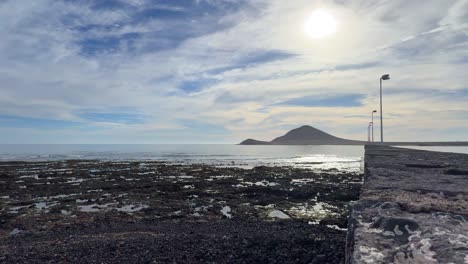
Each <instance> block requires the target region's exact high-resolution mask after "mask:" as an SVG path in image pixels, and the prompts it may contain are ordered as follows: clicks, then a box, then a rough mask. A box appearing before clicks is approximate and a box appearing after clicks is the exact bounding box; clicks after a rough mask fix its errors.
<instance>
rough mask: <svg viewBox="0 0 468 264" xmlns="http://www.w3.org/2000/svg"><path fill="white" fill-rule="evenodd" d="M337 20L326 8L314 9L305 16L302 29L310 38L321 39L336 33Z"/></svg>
mask: <svg viewBox="0 0 468 264" xmlns="http://www.w3.org/2000/svg"><path fill="white" fill-rule="evenodd" d="M337 27H338V22H337V21H336V19H335V18H334V17H333V16H332V15H331V14H330V13H329V12H327V11H326V10H323V9H319V10H315V11H314V12H313V13H312V14H310V16H309V18H307V20H306V22H305V25H304V30H305V32H306V33H307V35H309V36H310V37H311V38H314V39H323V38H326V37H329V36H331V35H333V34H335V33H336V30H337Z"/></svg>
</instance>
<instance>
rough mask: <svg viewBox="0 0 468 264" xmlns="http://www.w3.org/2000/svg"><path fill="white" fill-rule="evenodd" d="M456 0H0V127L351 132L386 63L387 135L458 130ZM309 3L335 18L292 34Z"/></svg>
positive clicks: (42, 136) (226, 134)
mask: <svg viewBox="0 0 468 264" xmlns="http://www.w3.org/2000/svg"><path fill="white" fill-rule="evenodd" d="M466 7H468V1H466V0H454V1H437V0H433V1H426V2H425V3H424V4H421V3H420V2H418V1H404V0H395V1H371V2H370V1H363V0H351V1H337V0H334V1H332V0H329V1H327V0H320V1H313V2H311V1H305V0H299V1H280V0H278V1H266V0H242V1H232V0H197V1H192V0H183V1H169V0H164V1H148V0H131V1H130V0H129V1H123V0H105V1H104V0H103V1H86V0H83V1H66V0H63V1H52V0H36V1H28V2H25V1H14V0H6V1H0V17H1V18H2V19H1V20H0V38H1V39H2V41H1V42H0V115H1V116H2V117H3V118H0V126H1V127H2V128H3V129H2V130H1V131H0V136H2V142H3V143H13V142H23V138H24V137H28V138H29V140H30V141H31V142H33V141H37V142H58V141H60V142H61V143H64V142H67V140H71V138H73V140H74V141H73V143H80V142H85V143H99V142H102V143H119V142H123V143H132V142H137V141H138V142H139V143H142V142H148V143H158V142H159V143H161V142H163V143H168V142H180V140H181V138H183V139H186V142H237V141H239V140H241V139H243V138H246V137H255V136H257V137H258V138H260V139H269V138H270V139H271V138H273V137H274V136H277V135H278V134H281V133H282V132H285V131H286V130H287V129H289V128H293V127H294V126H296V125H301V124H304V123H307V124H310V125H315V126H318V127H320V128H323V129H326V130H328V132H331V133H335V134H337V135H339V136H343V137H354V138H362V133H361V131H365V130H363V129H362V128H363V127H364V128H365V126H366V123H367V122H368V120H367V119H368V117H367V116H368V115H367V113H368V112H370V111H371V110H372V109H374V108H376V106H377V105H378V78H379V76H381V74H383V73H390V74H391V76H392V79H391V80H390V81H388V82H385V83H384V109H385V111H384V113H385V114H386V115H384V116H385V117H387V118H388V122H387V123H386V125H387V126H388V131H389V133H390V132H391V131H392V129H393V130H394V132H395V133H393V134H389V135H388V139H389V140H391V139H393V140H405V139H408V140H409V139H414V138H412V137H414V136H415V135H417V136H418V138H417V139H418V140H424V139H433V138H437V137H440V139H441V140H442V139H466V138H467V137H468V134H467V132H466V131H468V130H463V129H461V128H464V127H465V126H464V125H463V124H468V122H467V121H468V117H467V116H466V115H465V114H463V113H464V112H463V111H464V109H465V108H466V103H465V102H466V97H467V96H466V70H467V61H468V60H467V58H468V49H467V47H468V8H466ZM316 8H323V9H327V10H329V11H330V12H331V13H332V14H333V15H334V16H335V17H336V18H337V19H338V22H339V23H338V32H337V33H336V34H335V35H334V36H332V37H330V38H328V39H323V40H312V39H309V38H308V37H307V36H306V35H305V34H304V30H303V24H304V21H305V19H306V18H307V16H308V15H309V14H310V13H311V12H312V11H313V10H314V9H316ZM454 113H457V114H454ZM392 115H393V117H394V118H392ZM397 116H398V118H397ZM345 117H347V118H345ZM436 119H437V120H438V121H437V122H434V120H436ZM409 123H411V124H412V125H413V127H411V128H409V127H408V125H407V124H409ZM405 124H406V125H405ZM461 124H462V125H461ZM467 126H468V125H467ZM405 127H406V128H405ZM440 127H442V128H443V129H435V128H440ZM51 129H52V130H54V131H55V132H54V133H53V134H51V133H50V130H51ZM405 130H406V131H408V133H403V131H405ZM89 131H92V132H89ZM396 131H398V133H397V132H396ZM409 131H411V133H410V132H409ZM88 133H89V134H88ZM93 133H94V134H93ZM93 135H94V137H93ZM135 135H138V137H139V138H138V139H136V138H135ZM210 138H211V139H212V140H211V141H210ZM58 139H60V140H58Z"/></svg>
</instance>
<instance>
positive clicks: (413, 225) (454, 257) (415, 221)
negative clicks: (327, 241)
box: [346, 145, 468, 263]
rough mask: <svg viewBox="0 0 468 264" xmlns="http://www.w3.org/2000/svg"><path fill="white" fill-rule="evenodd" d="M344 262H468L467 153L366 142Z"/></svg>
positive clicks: (351, 208) (350, 218) (351, 211)
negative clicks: (360, 181) (360, 184)
mask: <svg viewBox="0 0 468 264" xmlns="http://www.w3.org/2000/svg"><path fill="white" fill-rule="evenodd" d="M364 181H365V182H364V185H363V188H362V191H361V196H360V199H359V201H357V202H355V203H353V204H352V205H351V206H350V216H349V224H348V237H347V245H346V250H347V252H346V263H468V223H467V221H466V219H468V155H465V154H453V153H440V152H429V151H419V150H409V149H401V148H393V147H387V146H375V145H374V146H366V153H365V177H364Z"/></svg>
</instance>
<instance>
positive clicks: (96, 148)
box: [0, 144, 364, 172]
mask: <svg viewBox="0 0 468 264" xmlns="http://www.w3.org/2000/svg"><path fill="white" fill-rule="evenodd" d="M363 157H364V147H362V146H246V145H228V144H212V145H211V144H199V145H198V144H190V145H189V144H165V145H164V144H161V145H152V144H143V145H54V144H51V145H29V144H18V145H16V144H14V145H13V144H11V145H10V144H7V145H0V161H54V160H70V159H85V160H94V159H98V160H160V161H165V162H168V163H174V164H179V163H185V164H195V163H202V164H209V165H215V166H222V167H242V168H252V167H255V166H293V167H298V168H309V169H313V170H318V171H320V170H329V169H337V170H339V171H345V172H362V169H363Z"/></svg>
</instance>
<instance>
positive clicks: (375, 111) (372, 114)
mask: <svg viewBox="0 0 468 264" xmlns="http://www.w3.org/2000/svg"><path fill="white" fill-rule="evenodd" d="M374 113H377V110H374V111H372V113H371V116H372V118H371V119H372V122H371V123H372V142H374Z"/></svg>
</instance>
